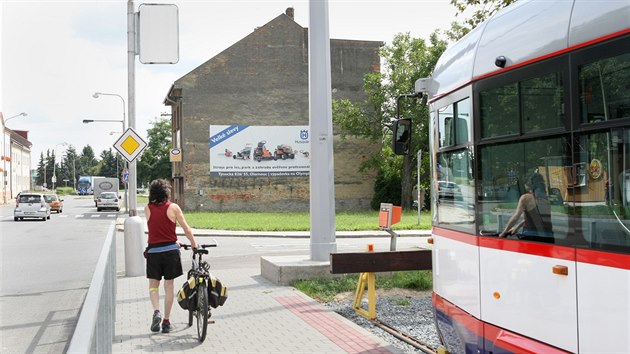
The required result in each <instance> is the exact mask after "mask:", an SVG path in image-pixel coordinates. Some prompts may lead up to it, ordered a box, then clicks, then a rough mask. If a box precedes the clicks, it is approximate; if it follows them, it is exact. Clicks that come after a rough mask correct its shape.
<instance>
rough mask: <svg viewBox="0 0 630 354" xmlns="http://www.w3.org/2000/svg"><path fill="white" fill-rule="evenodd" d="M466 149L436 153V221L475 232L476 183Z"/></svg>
mask: <svg viewBox="0 0 630 354" xmlns="http://www.w3.org/2000/svg"><path fill="white" fill-rule="evenodd" d="M470 157H471V154H470V152H469V150H468V149H464V150H457V151H449V152H443V153H438V154H437V155H436V159H437V166H438V168H437V170H438V171H437V174H438V175H437V180H436V181H434V183H435V188H434V190H436V191H437V213H436V216H437V222H438V223H439V224H442V225H449V226H450V227H452V228H454V229H457V230H461V231H467V232H470V233H472V232H474V219H475V212H474V210H475V209H474V204H475V196H474V190H475V183H474V180H473V178H472V177H473V176H472V165H471V159H470Z"/></svg>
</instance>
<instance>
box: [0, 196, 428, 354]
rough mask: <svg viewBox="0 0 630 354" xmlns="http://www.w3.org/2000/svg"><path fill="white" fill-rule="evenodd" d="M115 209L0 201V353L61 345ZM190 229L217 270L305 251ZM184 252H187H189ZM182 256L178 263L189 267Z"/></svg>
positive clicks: (378, 245) (303, 244)
mask: <svg viewBox="0 0 630 354" xmlns="http://www.w3.org/2000/svg"><path fill="white" fill-rule="evenodd" d="M138 210H139V211H140V212H141V211H142V208H141V207H140V206H138ZM117 216H121V217H125V215H123V214H118V213H116V212H114V211H103V212H96V208H95V207H94V202H93V199H92V198H91V196H88V197H77V196H67V197H64V210H63V213H61V214H53V215H52V216H51V218H50V220H48V221H40V220H32V221H31V220H25V221H19V222H16V221H14V220H13V207H12V206H0V230H1V237H0V242H1V243H0V256H1V258H0V273H1V278H0V280H1V281H0V352H1V353H61V352H65V351H66V348H67V345H68V343H69V340H70V339H71V336H72V333H73V331H74V327H75V325H76V321H77V317H78V314H79V311H80V308H81V305H82V303H83V299H84V297H85V294H86V293H87V289H88V287H89V284H90V280H91V279H92V274H93V271H94V268H95V266H96V262H97V261H98V256H99V255H100V252H101V249H102V246H103V242H104V240H105V237H106V233H107V231H108V228H109V227H110V225H111V224H112V223H114V222H115V220H116V218H117ZM141 216H142V215H141ZM143 237H144V236H143ZM197 237H198V242H201V243H207V242H212V241H215V240H216V241H217V242H218V244H219V247H218V248H213V249H210V258H209V260H210V263H211V265H212V269H214V270H217V271H218V270H220V269H249V268H256V269H259V267H260V257H261V256H279V255H308V254H309V249H310V239H309V238H308V237H302V238H286V237H207V236H202V235H201V234H199V235H197ZM180 239H181V240H182V241H185V238H184V237H181V238H180ZM116 242H117V271H118V274H119V276H124V269H125V268H124V259H125V256H124V233H123V231H120V230H119V231H118V232H117V235H116ZM336 242H337V249H338V251H343V252H361V251H365V249H366V247H367V244H374V246H375V250H377V251H386V250H389V245H390V238H389V237H375V238H339V237H338V238H337V240H336ZM421 244H426V240H425V239H424V238H422V237H400V238H398V241H397V245H398V247H397V249H399V250H404V249H413V248H417V247H418V246H419V245H421ZM184 252H185V251H184ZM183 258H184V260H185V261H186V260H188V261H187V262H189V260H190V256H189V255H188V254H184V257H183ZM187 262H185V263H183V266H184V268H185V269H188V268H189V267H190V265H189V263H187ZM147 304H148V298H147Z"/></svg>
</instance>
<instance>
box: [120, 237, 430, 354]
mask: <svg viewBox="0 0 630 354" xmlns="http://www.w3.org/2000/svg"><path fill="white" fill-rule="evenodd" d="M179 231H181V230H179ZM409 233H410V234H415V235H417V234H418V233H417V232H416V233H411V232H409ZM421 233H422V234H424V232H421ZM195 234H196V235H198V236H212V235H215V236H219V235H221V236H247V235H249V236H254V234H256V236H257V237H260V236H262V235H264V236H276V237H308V232H300V233H293V232H290V233H289V232H284V233H260V234H259V233H252V232H249V231H248V232H247V233H243V232H240V233H236V232H233V231H216V230H195ZM119 235H120V232H119ZM369 235H373V233H372V232H354V233H344V234H339V233H338V235H337V236H338V237H367V236H369ZM380 235H382V234H380ZM120 240H121V239H120V237H119V238H118V241H120ZM117 247H118V248H119V250H120V248H121V247H123V245H122V242H118V243H117ZM119 262H120V260H119ZM119 269H120V267H119ZM260 273H261V271H260V266H257V267H255V268H244V269H243V268H241V269H231V270H227V269H221V271H220V279H221V281H222V282H223V283H224V284H225V285H227V286H228V294H229V297H228V300H227V302H226V303H225V305H224V306H222V307H219V308H218V309H214V310H213V312H212V320H214V321H215V323H210V324H209V325H208V335H207V338H206V340H205V341H204V342H203V343H199V341H198V340H197V332H196V322H195V323H193V326H192V327H188V312H187V311H184V310H182V309H181V308H180V307H179V305H178V304H177V303H175V304H174V305H173V311H172V313H171V319H170V320H171V323H173V325H174V328H173V330H172V332H171V333H169V334H163V333H152V332H150V330H149V326H150V319H151V312H152V310H151V308H150V307H151V306H150V304H149V300H148V282H147V280H146V278H145V277H144V276H140V277H123V276H119V277H118V283H117V300H116V302H117V306H116V330H115V333H116V335H115V338H114V343H113V347H112V351H113V352H114V353H134V352H136V353H138V352H158V353H167V352H177V353H402V351H401V350H399V349H398V348H396V347H394V346H392V345H390V344H388V343H386V342H385V341H383V340H382V339H380V338H379V337H377V336H376V335H374V334H373V333H371V332H370V331H368V330H366V329H364V328H362V327H360V326H358V325H356V324H355V323H353V322H352V321H350V320H348V319H346V318H344V317H342V316H341V315H338V314H337V313H335V312H333V311H331V310H329V309H327V308H326V307H325V306H323V305H321V304H319V303H318V302H316V301H315V300H313V299H311V298H309V297H308V296H306V295H304V294H302V293H301V292H299V291H297V290H296V289H295V288H293V287H290V286H280V285H275V284H273V283H271V282H270V281H268V280H266V279H265V278H263V277H262V276H261V275H260ZM184 281H185V279H184V276H181V277H179V278H177V279H176V280H175V288H176V289H175V290H176V291H177V289H179V287H180V286H181V284H182V283H183V282H184ZM163 293H164V292H163V289H162V288H160V295H161V296H163ZM161 299H162V297H161ZM160 303H161V305H162V304H163V301H160Z"/></svg>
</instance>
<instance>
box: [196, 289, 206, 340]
mask: <svg viewBox="0 0 630 354" xmlns="http://www.w3.org/2000/svg"><path fill="white" fill-rule="evenodd" d="M197 286H198V287H199V288H198V289H197V336H198V337H199V341H200V342H203V341H204V340H205V339H206V333H207V331H208V286H207V285H206V283H205V282H203V283H201V284H199V285H197Z"/></svg>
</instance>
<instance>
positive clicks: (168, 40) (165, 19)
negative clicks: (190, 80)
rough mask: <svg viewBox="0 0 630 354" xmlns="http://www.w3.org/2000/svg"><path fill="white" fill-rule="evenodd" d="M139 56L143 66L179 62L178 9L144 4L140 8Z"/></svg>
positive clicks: (170, 5)
mask: <svg viewBox="0 0 630 354" xmlns="http://www.w3.org/2000/svg"><path fill="white" fill-rule="evenodd" d="M138 11H139V16H138V34H139V38H138V44H139V48H138V54H139V56H140V62H141V63H142V64H175V63H177V62H178V61H179V20H178V8H177V6H176V5H172V4H142V5H140V7H139V8H138Z"/></svg>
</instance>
